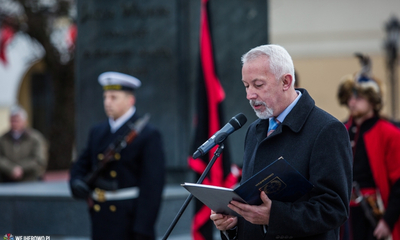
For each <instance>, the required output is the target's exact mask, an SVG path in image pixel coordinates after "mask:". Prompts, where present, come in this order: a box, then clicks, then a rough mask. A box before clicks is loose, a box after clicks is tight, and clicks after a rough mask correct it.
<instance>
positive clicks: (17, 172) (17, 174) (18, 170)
mask: <svg viewBox="0 0 400 240" xmlns="http://www.w3.org/2000/svg"><path fill="white" fill-rule="evenodd" d="M23 175H24V170H23V169H22V167H21V166H16V167H14V168H13V170H12V172H11V178H12V179H14V180H20V179H21V178H22V176H23Z"/></svg>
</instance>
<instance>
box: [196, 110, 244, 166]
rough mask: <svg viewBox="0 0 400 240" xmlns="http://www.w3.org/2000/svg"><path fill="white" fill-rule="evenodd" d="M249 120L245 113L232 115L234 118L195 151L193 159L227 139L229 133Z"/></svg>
mask: <svg viewBox="0 0 400 240" xmlns="http://www.w3.org/2000/svg"><path fill="white" fill-rule="evenodd" d="M246 122H247V118H246V116H244V114H243V113H239V114H237V115H235V116H234V117H232V119H231V120H230V121H229V122H228V123H227V124H225V126H224V127H223V128H221V130H219V131H218V132H216V133H215V134H214V135H212V137H210V138H209V139H208V140H207V141H206V142H204V143H203V144H202V145H201V146H200V147H199V148H198V149H197V151H196V152H195V153H193V159H196V158H198V157H200V156H203V155H204V154H206V153H207V152H208V151H210V149H211V148H213V147H214V146H215V145H217V144H220V143H221V142H223V141H225V139H226V138H227V137H228V135H229V134H231V133H233V132H234V131H236V130H238V129H239V128H241V127H242V126H243V125H244V124H245V123H246Z"/></svg>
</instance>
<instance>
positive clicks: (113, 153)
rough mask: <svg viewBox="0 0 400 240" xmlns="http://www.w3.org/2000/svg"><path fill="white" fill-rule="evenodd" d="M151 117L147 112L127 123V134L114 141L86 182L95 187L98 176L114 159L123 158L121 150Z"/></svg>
mask: <svg viewBox="0 0 400 240" xmlns="http://www.w3.org/2000/svg"><path fill="white" fill-rule="evenodd" d="M149 119H150V115H149V114H146V115H145V116H143V117H142V118H140V119H138V120H136V122H134V123H132V122H129V123H128V124H127V125H128V127H129V131H128V132H126V134H124V135H121V136H119V137H118V138H117V139H116V140H115V141H114V142H112V143H111V144H110V145H109V146H108V148H107V149H106V151H105V152H104V153H103V156H102V159H101V160H100V161H99V163H98V164H97V166H96V168H95V169H94V171H93V172H91V173H90V174H89V175H88V176H87V177H86V180H85V183H86V184H87V185H88V186H89V187H90V188H91V189H93V188H94V187H95V182H96V180H97V179H98V177H99V176H100V175H101V174H102V173H103V172H104V171H105V170H106V169H107V166H108V165H109V164H110V163H111V162H114V161H117V160H119V159H120V158H121V155H120V152H121V150H122V149H124V148H125V147H126V146H128V145H129V144H130V143H131V142H132V141H133V140H134V139H135V138H136V137H137V136H138V135H139V133H140V132H141V131H142V130H143V128H144V127H145V126H146V124H147V122H148V121H149Z"/></svg>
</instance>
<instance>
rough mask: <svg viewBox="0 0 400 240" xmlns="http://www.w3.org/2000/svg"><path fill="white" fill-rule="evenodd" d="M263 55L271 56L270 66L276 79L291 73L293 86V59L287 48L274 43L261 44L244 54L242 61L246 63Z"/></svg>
mask: <svg viewBox="0 0 400 240" xmlns="http://www.w3.org/2000/svg"><path fill="white" fill-rule="evenodd" d="M261 56H267V57H268V58H269V68H270V69H271V72H272V73H273V74H274V76H275V78H276V80H279V79H280V78H281V77H282V76H283V75H284V74H287V73H289V74H290V75H292V77H293V81H292V86H293V85H294V82H295V76H294V66H293V60H292V57H290V55H289V53H288V52H287V51H286V49H284V48H283V47H281V46H279V45H274V44H268V45H261V46H258V47H255V48H253V49H251V50H250V51H248V52H247V53H245V54H244V55H243V56H242V63H243V64H245V63H247V62H249V61H251V60H254V59H256V58H258V57H261Z"/></svg>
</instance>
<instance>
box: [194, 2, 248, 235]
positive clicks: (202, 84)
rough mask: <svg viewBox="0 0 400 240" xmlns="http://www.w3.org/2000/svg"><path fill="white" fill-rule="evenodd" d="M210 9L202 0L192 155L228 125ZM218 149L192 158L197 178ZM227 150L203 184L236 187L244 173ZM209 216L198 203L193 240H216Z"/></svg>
mask: <svg viewBox="0 0 400 240" xmlns="http://www.w3.org/2000/svg"><path fill="white" fill-rule="evenodd" d="M208 9H209V0H201V16H200V51H199V52H200V61H199V63H200V64H199V65H200V68H199V69H200V70H199V77H198V80H197V86H196V89H197V112H196V117H195V125H196V133H195V139H194V142H193V149H192V150H193V151H192V153H193V152H195V151H196V150H197V148H198V147H199V146H200V145H201V144H203V143H204V142H205V141H207V140H208V139H209V138H210V137H211V136H212V135H213V134H214V133H216V132H217V131H218V130H220V128H221V127H222V126H223V124H225V122H224V120H223V117H222V116H223V112H222V102H223V100H224V99H225V92H224V89H223V88H222V85H221V83H220V82H219V79H218V77H217V74H216V71H215V63H214V56H213V44H212V37H211V31H210V21H209V15H208ZM217 147H218V146H215V147H214V148H212V149H211V150H210V151H209V152H208V153H207V154H205V155H204V156H202V157H200V158H197V159H193V158H192V157H189V166H190V168H191V169H193V171H195V172H196V173H197V175H198V176H200V175H201V174H202V173H203V172H204V170H205V168H206V167H207V164H208V162H209V161H210V160H211V158H212V157H213V154H214V152H215V150H216V149H217ZM228 150H229V148H228V146H226V145H225V148H224V151H223V152H222V154H221V155H220V157H219V158H218V159H217V160H216V161H215V163H214V165H213V167H212V168H211V170H210V173H209V174H208V176H207V177H206V178H205V179H204V181H203V183H204V184H208V185H215V186H222V187H229V188H230V187H233V186H234V185H235V184H236V183H237V181H238V178H239V176H240V174H241V170H240V169H239V168H238V167H237V166H236V165H234V164H231V161H230V157H229V152H228ZM210 213H211V210H210V209H209V208H208V207H207V206H205V205H203V204H202V203H201V202H199V201H198V200H196V210H195V215H194V218H193V223H192V236H193V239H194V240H206V239H207V240H209V239H213V229H214V226H213V223H212V221H211V220H210Z"/></svg>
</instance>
